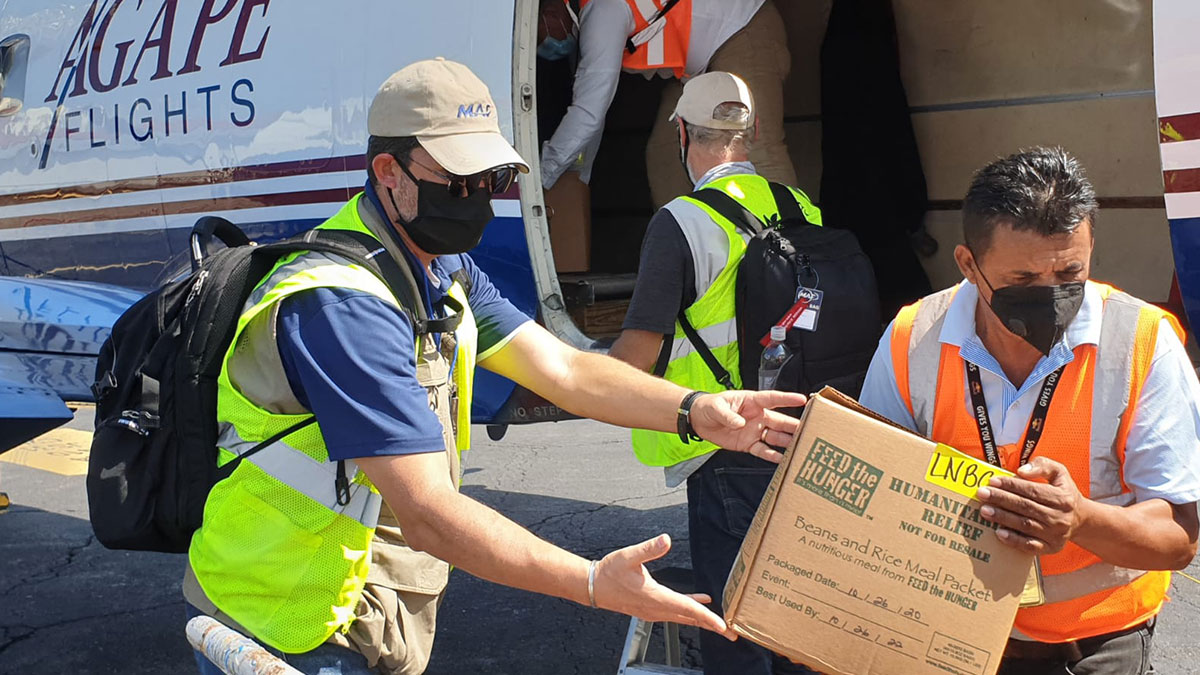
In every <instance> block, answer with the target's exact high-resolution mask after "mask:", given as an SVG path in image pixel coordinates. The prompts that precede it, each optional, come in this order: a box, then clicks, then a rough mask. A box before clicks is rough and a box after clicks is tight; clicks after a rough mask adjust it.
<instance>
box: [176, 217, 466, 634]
mask: <svg viewBox="0 0 1200 675" xmlns="http://www.w3.org/2000/svg"><path fill="white" fill-rule="evenodd" d="M360 197H361V195H360V196H359V197H355V198H354V199H352V200H351V201H350V202H349V203H348V204H346V205H345V206H344V207H343V208H342V209H341V210H340V211H339V212H338V213H337V214H336V215H335V216H334V217H333V218H330V219H329V220H328V221H326V222H325V223H324V224H322V225H321V226H320V227H322V228H334V229H351V230H357V231H362V232H367V233H368V234H370V232H369V230H367V228H366V227H365V225H364V224H363V223H362V221H361V220H360V218H359V216H358V211H357V203H358V201H359V198H360ZM321 287H331V288H343V289H351V290H356V291H360V292H364V293H368V294H371V295H374V296H375V297H378V298H379V299H381V300H383V301H384V302H387V303H389V304H391V305H393V306H399V304H398V302H397V300H396V298H395V296H394V295H393V294H392V293H391V292H390V291H389V290H388V288H387V286H386V285H385V284H384V283H383V282H382V281H381V280H380V279H379V278H378V277H376V276H375V275H374V274H373V273H372V272H371V271H369V270H367V269H365V268H362V267H359V266H357V265H355V264H352V263H350V262H349V261H346V260H343V259H341V258H337V257H335V256H328V255H324V254H319V253H302V254H296V255H293V256H289V257H287V258H284V259H283V260H281V261H280V262H279V264H277V265H276V267H275V269H274V270H272V272H271V273H270V274H269V275H268V276H267V277H266V279H264V280H263V282H262V283H261V284H260V286H259V287H258V288H257V289H256V290H255V291H254V292H253V293H252V295H251V297H250V299H249V300H248V301H247V303H246V305H245V308H244V310H243V313H242V315H241V316H240V317H239V319H238V324H237V330H236V333H235V335H234V339H233V343H232V344H231V346H230V349H229V352H228V353H227V354H226V356H225V362H224V365H223V367H222V370H221V374H220V376H219V378H218V396H217V417H218V420H217V421H218V424H219V429H220V432H221V437H220V451H219V459H218V463H219V464H224V463H226V462H228V461H231V460H232V459H233V458H234V457H235V455H236V453H239V452H244V451H245V450H248V449H249V448H250V447H252V446H253V445H255V444H257V443H259V442H262V441H263V440H266V439H267V438H270V437H272V436H274V435H275V434H277V433H278V432H280V431H283V430H286V429H287V428H289V427H291V426H292V425H294V424H295V423H296V422H299V421H302V420H304V419H308V418H309V417H311V415H310V414H309V413H303V414H276V413H271V412H269V411H267V410H265V409H263V408H261V407H259V406H258V405H257V404H256V403H254V402H253V401H250V400H248V399H247V398H246V397H245V396H244V395H243V394H242V393H241V392H240V391H239V390H238V388H237V387H236V386H234V384H233V380H232V379H231V378H230V372H229V370H230V369H229V364H230V359H231V357H232V355H233V354H234V353H235V352H236V351H237V350H238V347H239V345H240V344H241V343H242V341H243V340H244V339H246V336H250V335H253V336H258V335H266V336H271V337H272V338H273V335H274V332H273V331H265V332H264V331H256V332H253V333H250V332H247V331H246V328H247V326H249V325H250V323H251V322H252V321H254V320H255V318H256V317H260V316H262V317H264V320H274V314H273V308H274V307H277V306H278V303H279V302H281V301H282V300H283V299H284V298H286V297H288V296H290V295H291V294H293V293H298V292H301V291H305V290H309V289H313V288H321ZM449 292H450V293H451V294H452V295H454V297H455V298H456V299H458V300H459V301H460V302H462V304H463V306H464V316H463V319H462V321H461V323H460V325H459V328H458V329H457V330H456V331H455V337H456V340H457V346H456V353H455V361H456V367H455V368H454V376H453V383H454V384H455V385H456V386H457V390H458V397H459V398H458V400H459V404H458V405H459V416H458V420H459V422H458V424H457V427H458V432H459V433H458V435H457V437H456V439H455V445H456V446H459V448H458V449H459V450H461V449H465V443H466V442H468V439H469V436H468V435H467V432H466V430H465V429H464V427H466V428H467V429H469V426H470V425H469V421H470V396H471V381H472V378H473V376H474V365H475V350H476V344H475V340H476V328H475V325H474V318H473V316H472V315H471V314H470V312H469V310H468V309H467V307H466V305H467V302H466V293H465V292H464V290H463V289H462V287H461V286H460V285H459V284H458V283H457V282H456V283H454V284H453V285H452V287H451V289H450V291H449ZM243 333H245V334H246V335H243ZM260 339H261V338H260ZM417 347H418V349H420V344H418V345H417ZM417 354H420V352H419V351H418V352H416V354H414V356H416V355H417ZM275 376H276V377H283V376H284V375H283V374H282V373H276V374H275ZM450 384H451V383H450V382H447V383H445V385H444V386H450ZM437 386H442V385H437ZM464 418H465V420H466V423H465V424H464V423H463V422H462V420H463V419H464ZM345 467H346V475H347V477H352V478H351V489H350V500H349V503H348V504H346V505H339V504H338V503H337V498H336V494H335V482H334V481H335V478H336V475H337V474H336V472H337V463H336V462H331V461H329V454H328V451H327V449H326V444H325V441H324V438H323V437H322V435H321V431H320V428H319V425H309V426H307V427H305V428H303V429H300V430H298V431H295V432H293V433H291V434H288V435H286V436H284V437H283V438H281V439H280V440H279V441H278V442H276V443H274V444H272V445H271V446H268V447H266V448H264V449H263V450H261V451H259V452H258V453H256V454H255V455H253V456H252V457H249V458H248V459H247V460H246V461H243V462H241V463H240V464H239V465H238V467H237V468H236V469H235V470H234V471H233V473H232V474H231V475H230V476H229V477H228V478H227V479H225V480H222V481H220V482H219V483H217V484H216V485H215V486H214V487H213V489H212V491H211V492H210V494H209V497H208V500H207V501H206V503H205V508H204V520H203V524H202V526H201V528H200V529H199V530H198V531H197V532H196V533H195V535H194V536H193V538H192V544H191V547H190V549H189V552H188V553H189V561H190V562H191V566H192V569H193V571H194V572H195V575H196V579H197V581H198V582H199V583H200V586H201V588H202V589H203V590H204V593H205V595H207V596H208V598H209V600H211V601H212V602H213V604H214V605H216V606H217V607H218V608H219V609H220V610H221V611H222V612H224V613H225V614H227V615H229V616H230V617H231V618H232V619H233V620H234V621H236V622H237V623H239V624H240V625H241V626H243V627H245V628H246V629H247V630H249V631H250V632H252V633H253V634H254V636H255V637H256V638H257V639H259V640H260V641H262V642H264V643H266V644H268V645H270V646H272V647H275V648H277V649H279V650H281V651H284V652H289V653H299V652H306V651H309V650H312V649H314V648H316V647H317V646H318V645H320V644H321V643H322V642H324V641H326V640H327V639H328V638H329V636H330V635H332V634H333V632H334V631H343V632H344V631H346V630H348V629H349V627H350V624H351V623H352V622H353V621H354V617H355V607H356V606H357V605H358V601H359V597H360V596H361V594H362V590H363V586H364V584H365V583H366V580H367V575H368V572H369V570H370V545H371V540H372V538H373V536H374V533H375V528H376V525H377V523H378V519H379V514H380V509H381V507H382V503H383V500H382V498H381V497H380V495H379V494H378V491H377V490H376V489H375V487H374V486H373V485H371V482H370V481H369V480H368V479H367V477H366V475H365V474H364V473H362V472H361V471H359V470H358V469H357V466H356V465H355V464H354V463H353V462H346V463H345Z"/></svg>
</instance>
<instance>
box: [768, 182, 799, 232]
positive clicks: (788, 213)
mask: <svg viewBox="0 0 1200 675" xmlns="http://www.w3.org/2000/svg"><path fill="white" fill-rule="evenodd" d="M768 185H770V187H771V196H772V197H774V198H775V210H776V211H778V212H779V220H780V222H783V221H788V220H799V221H802V222H805V223H807V222H808V218H805V217H804V210H803V209H801V208H800V204H798V203H797V202H796V195H794V194H792V191H791V190H790V189H789V188H788V186H786V185H784V184H782V183H776V182H774V181H771V182H769V183H768Z"/></svg>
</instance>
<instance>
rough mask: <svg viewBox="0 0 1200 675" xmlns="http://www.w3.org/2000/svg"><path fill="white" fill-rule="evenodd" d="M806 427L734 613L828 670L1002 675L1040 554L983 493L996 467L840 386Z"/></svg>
mask: <svg viewBox="0 0 1200 675" xmlns="http://www.w3.org/2000/svg"><path fill="white" fill-rule="evenodd" d="M803 424H804V426H803V428H802V429H801V432H800V434H798V435H797V437H796V439H795V441H794V442H793V444H792V447H791V448H790V450H789V451H788V453H787V454H786V455H785V459H784V461H783V462H782V463H781V464H780V466H779V469H778V470H777V471H776V472H775V477H774V479H773V480H772V481H771V485H770V487H769V488H768V489H767V492H766V495H765V496H764V497H763V501H762V504H761V505H760V506H759V509H758V513H757V515H756V516H755V518H754V522H753V524H752V525H751V527H750V531H749V533H748V534H747V535H746V539H745V541H744V542H743V544H742V549H741V552H740V553H739V555H738V559H737V561H736V562H735V563H734V567H733V570H732V571H731V573H730V575H729V581H728V583H727V585H726V587H725V607H726V612H725V620H726V621H727V622H728V623H729V624H730V625H731V626H732V627H733V629H734V630H735V631H737V633H738V634H739V635H741V636H742V637H743V638H749V639H750V640H753V641H754V642H757V643H759V644H761V645H764V646H766V647H767V648H769V649H771V650H773V651H775V652H778V653H780V654H783V655H784V656H787V657H790V658H792V659H793V660H796V661H800V662H803V663H805V664H807V665H808V666H809V667H811V668H814V669H817V670H820V671H822V672H824V673H831V674H832V673H837V674H839V675H869V674H877V675H897V674H899V673H903V674H904V675H923V674H930V675H932V674H934V673H937V674H938V675H945V674H946V673H952V674H953V675H993V674H994V673H995V672H996V669H997V668H998V667H999V664H1000V657H1001V656H1002V654H1003V652H1004V645H1005V642H1006V640H1007V638H1008V635H1009V630H1010V629H1011V627H1012V624H1013V619H1014V617H1015V615H1016V611H1017V607H1018V604H1019V601H1020V596H1021V593H1022V590H1023V588H1024V587H1025V583H1026V579H1027V576H1028V575H1029V574H1030V565H1031V563H1032V560H1033V558H1032V556H1031V555H1029V554H1026V553H1022V552H1020V551H1017V550H1016V549H1013V548H1010V547H1008V546H1005V545H1003V544H1001V543H1000V541H999V540H998V539H997V538H996V536H995V533H994V526H992V525H991V524H989V523H988V521H986V520H984V519H983V518H982V517H981V516H980V514H979V506H980V503H979V502H978V501H976V500H974V499H972V498H971V497H973V496H974V494H975V489H977V488H978V487H980V486H981V484H982V482H983V480H984V478H985V477H986V475H987V473H988V471H996V469H995V468H994V467H991V466H990V465H987V464H984V463H982V462H979V461H978V460H975V459H972V458H970V457H967V456H966V455H963V454H961V453H958V452H957V451H955V450H953V449H951V448H948V447H947V446H944V445H939V444H936V443H933V442H932V441H929V440H926V439H925V438H922V437H920V436H917V435H916V434H913V433H910V432H909V431H907V430H904V429H902V428H900V427H897V426H895V425H894V424H892V423H891V422H888V421H887V420H884V419H883V418H882V417H878V416H876V415H874V414H873V413H871V412H869V411H867V410H865V409H864V408H862V407H861V406H859V405H858V404H857V403H856V402H855V401H854V400H853V399H851V398H849V397H847V396H844V395H842V394H841V393H839V392H837V391H835V390H833V389H830V388H828V387H827V388H826V389H824V390H822V391H821V392H820V393H819V394H817V395H816V396H814V397H813V398H812V399H811V400H810V401H809V404H808V407H807V408H806V409H805V411H804V417H803ZM968 495H969V496H968Z"/></svg>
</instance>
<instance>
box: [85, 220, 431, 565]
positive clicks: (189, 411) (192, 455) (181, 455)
mask: <svg viewBox="0 0 1200 675" xmlns="http://www.w3.org/2000/svg"><path fill="white" fill-rule="evenodd" d="M214 237H216V238H217V239H219V240H221V241H222V242H224V243H225V245H226V247H225V248H219V249H218V250H216V251H214V252H212V253H208V252H207V250H206V249H207V248H208V247H209V244H210V243H211V240H212V239H213V238H214ZM300 251H313V252H319V253H328V254H332V255H336V256H340V257H342V258H345V259H347V260H350V261H352V262H354V263H356V264H359V265H362V266H363V267H366V268H368V269H370V270H371V271H373V272H374V273H375V274H376V275H377V276H379V277H380V278H381V279H383V280H384V282H385V283H386V284H387V285H388V287H389V288H390V289H392V292H393V293H395V294H396V297H397V299H398V300H399V301H400V303H401V305H402V306H403V307H404V308H406V310H405V311H406V312H407V313H408V314H409V316H410V317H411V318H413V319H414V320H413V326H414V327H415V331H416V332H417V333H418V334H421V333H422V332H423V331H424V332H428V330H427V328H423V327H427V326H428V323H427V322H426V321H425V318H426V317H425V316H424V315H425V312H424V307H423V306H422V305H421V303H420V302H418V301H417V300H416V299H417V298H419V297H420V296H419V295H418V291H417V287H416V284H415V282H414V281H413V279H412V275H411V274H405V271H404V270H402V269H401V267H400V265H398V264H396V262H395V260H393V259H392V257H391V256H389V255H388V254H387V253H386V252H384V251H383V249H382V247H381V246H380V244H379V242H378V241H376V240H374V239H372V238H371V237H370V236H368V235H366V234H362V233H357V232H347V231H330V230H312V231H310V232H307V233H305V234H303V235H299V236H297V237H293V238H291V239H288V240H285V241H281V242H278V243H274V244H267V245H263V246H256V245H252V244H251V243H250V240H249V239H248V238H247V237H246V235H245V234H244V233H243V232H242V231H241V230H240V229H238V228H237V226H235V225H233V224H232V223H230V222H229V221H226V220H224V219H222V218H216V217H212V216H206V217H203V218H201V219H200V220H199V221H198V222H197V223H196V226H195V228H194V229H193V230H192V235H191V254H192V272H191V273H190V274H188V275H187V276H185V277H183V278H181V279H177V280H175V281H173V282H171V283H169V284H166V285H165V286H163V287H161V288H159V289H158V290H156V291H154V292H152V293H150V294H149V295H147V296H146V297H144V298H142V299H141V300H139V301H138V302H137V303H136V304H134V305H133V306H132V307H130V308H129V309H128V310H127V311H126V312H125V313H124V314H122V315H121V317H120V319H118V320H117V322H116V323H115V324H114V325H113V329H112V335H111V336H110V337H109V339H108V340H107V341H106V342H105V343H104V345H103V347H102V348H101V350H100V355H99V358H98V360H97V364H96V383H95V384H94V385H93V392H94V393H95V396H96V432H95V435H94V436H93V439H92V448H91V456H90V459H89V462H88V475H87V493H88V511H89V515H90V518H91V523H92V528H93V529H94V530H95V532H96V537H97V539H99V540H100V543H102V544H104V545H105V546H106V547H108V548H114V549H129V550H143V551H163V552H170V553H181V552H184V551H186V550H187V548H188V545H189V542H190V541H191V536H192V533H193V532H195V530H196V529H197V528H198V527H199V526H200V522H201V518H202V516H203V511H204V502H205V500H206V498H207V497H208V493H209V490H210V489H211V488H212V486H213V485H214V484H216V483H217V481H219V480H221V479H223V478H225V477H227V476H229V474H231V473H232V472H233V470H234V469H235V468H236V467H237V465H238V463H239V462H240V461H241V460H242V459H244V458H246V457H248V456H249V455H251V454H253V453H254V452H255V451H257V450H258V449H261V448H262V447H266V446H267V445H270V444H271V443H272V442H274V441H275V440H276V438H271V439H267V440H266V441H264V442H263V443H260V444H259V445H258V446H255V447H254V448H252V449H250V450H248V451H246V452H245V453H243V454H242V455H241V456H239V457H238V458H237V459H235V460H233V461H232V462H229V463H227V464H225V465H223V466H221V467H220V468H218V467H217V377H218V375H219V374H220V371H221V366H222V362H223V361H224V357H225V354H226V352H227V351H228V349H229V345H230V343H231V341H232V339H233V335H234V330H235V328H236V326H237V321H238V317H239V316H240V315H241V313H242V308H243V305H244V303H245V302H246V299H247V298H248V297H249V296H250V293H251V291H253V289H254V287H255V286H257V285H258V283H259V282H260V281H262V280H263V278H264V277H266V276H267V274H268V273H269V272H270V271H271V269H272V268H273V267H274V266H275V264H276V263H277V262H278V261H279V260H281V259H282V258H284V257H285V256H288V255H291V254H294V253H297V252H300ZM414 308H415V309H414ZM443 328H444V327H443ZM314 420H315V418H313V417H308V418H306V419H305V420H304V421H302V422H300V423H298V424H297V425H295V426H293V427H292V428H289V429H287V430H285V431H284V432H282V433H280V434H279V436H278V437H282V436H284V435H286V434H288V433H291V432H293V431H295V430H296V429H298V428H300V427H301V426H304V425H307V424H311V423H312V422H313V421H314Z"/></svg>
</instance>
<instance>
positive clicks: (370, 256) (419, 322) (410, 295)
mask: <svg viewBox="0 0 1200 675" xmlns="http://www.w3.org/2000/svg"><path fill="white" fill-rule="evenodd" d="M268 247H269V248H270V250H272V251H275V252H291V251H305V252H310V251H311V252H316V253H328V254H331V255H337V256H341V257H343V258H347V259H349V260H350V261H352V262H355V263H357V264H359V265H362V266H363V267H366V268H367V269H369V270H371V272H372V273H374V274H375V275H376V276H378V277H379V278H380V279H382V280H383V282H384V284H385V285H387V287H388V289H389V290H391V291H392V293H393V294H395V296H396V300H397V301H398V302H399V303H400V307H401V310H402V311H404V313H405V314H406V315H407V316H408V317H409V320H410V321H411V322H412V325H413V332H414V333H415V334H417V335H427V334H429V333H446V332H453V331H454V330H455V329H457V328H458V324H459V323H460V322H461V321H462V306H461V305H460V304H459V303H458V302H457V301H455V300H453V298H447V300H446V304H447V306H449V307H450V308H451V309H454V310H455V311H456V313H455V314H452V315H450V316H448V317H445V318H442V319H430V318H429V314H428V312H426V311H425V304H424V303H423V302H422V301H421V294H420V291H418V290H417V282H416V280H415V279H414V278H413V275H412V270H410V269H409V268H408V266H407V265H401V264H399V263H397V262H396V260H394V259H393V258H392V256H390V255H388V254H387V251H386V250H385V249H384V247H383V246H382V245H380V243H379V241H378V240H376V239H375V238H374V237H372V236H371V235H369V234H366V233H363V232H355V231H353V230H309V231H308V232H305V233H304V235H303V236H301V237H297V238H293V239H288V240H285V241H282V242H279V243H275V244H269V245H268V246H266V247H263V248H264V249H267V248H268Z"/></svg>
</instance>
